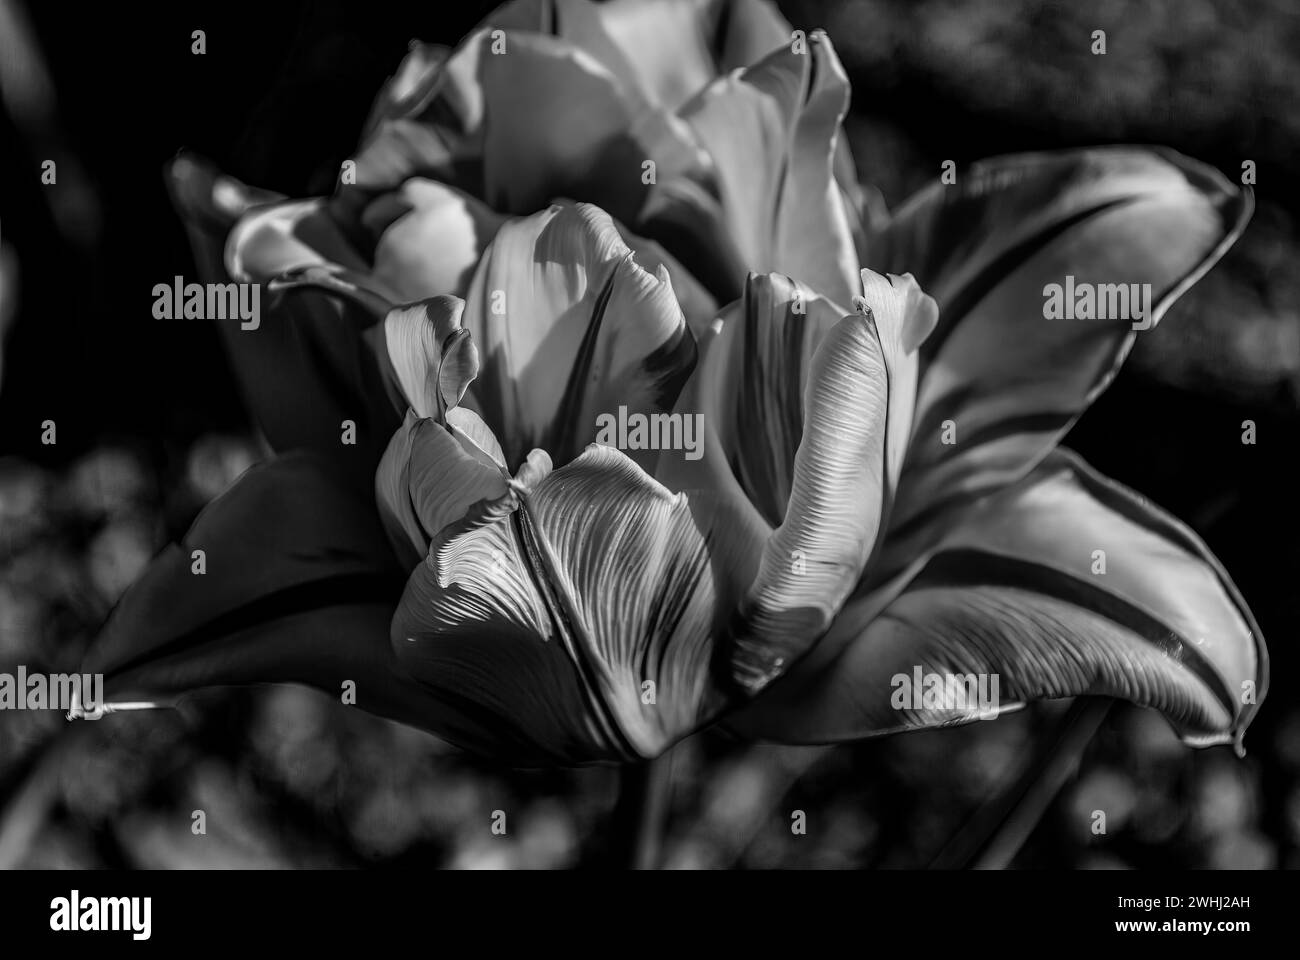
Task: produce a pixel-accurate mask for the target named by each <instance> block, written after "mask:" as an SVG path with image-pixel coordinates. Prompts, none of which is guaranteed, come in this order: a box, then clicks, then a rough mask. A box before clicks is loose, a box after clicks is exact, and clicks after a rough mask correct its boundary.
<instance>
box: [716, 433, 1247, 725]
mask: <svg viewBox="0 0 1300 960" xmlns="http://www.w3.org/2000/svg"><path fill="white" fill-rule="evenodd" d="M1098 551H1100V552H1098ZM1103 570H1104V572H1102V571H1103ZM858 603H860V604H861V605H863V606H873V607H875V608H877V609H879V608H882V607H883V612H880V613H878V615H877V614H875V613H865V614H864V613H863V612H862V611H860V610H856V609H854V605H850V608H849V609H848V610H846V611H845V614H844V615H843V617H842V622H841V623H837V625H836V627H835V628H833V629H832V631H831V633H830V634H829V635H828V636H827V637H826V638H825V640H824V641H823V643H825V644H826V645H827V647H828V649H830V650H831V651H832V656H831V657H830V659H827V658H826V657H822V656H819V657H818V658H817V662H814V661H813V660H812V659H811V658H810V659H808V660H805V661H804V662H803V663H801V664H800V665H799V667H797V668H796V669H795V670H794V671H792V672H791V673H790V674H789V675H788V676H787V677H785V678H783V679H782V680H781V681H780V682H779V683H778V684H776V685H774V686H773V687H772V689H771V691H770V692H769V694H767V695H766V696H764V697H763V698H762V699H761V700H759V701H757V702H756V703H755V704H754V705H753V706H752V707H750V708H749V709H747V710H746V711H745V712H744V713H742V714H739V715H737V717H736V718H735V721H734V723H735V726H736V727H737V729H738V730H740V731H742V732H744V733H747V734H750V735H756V736H760V737H775V738H778V739H783V740H789V741H791V742H830V741H837V740H845V739H853V738H857V737H863V736H869V735H872V734H876V733H887V732H892V731H897V730H906V729H913V728H916V727H923V726H933V725H936V724H942V723H952V722H962V721H965V720H970V719H974V715H973V713H972V711H971V710H970V709H969V708H966V709H962V708H954V706H952V705H949V706H947V707H940V708H936V709H912V707H913V706H915V705H914V704H911V703H907V702H904V703H902V704H894V705H891V697H892V696H893V694H894V691H895V690H897V689H898V688H899V687H898V683H897V680H896V678H897V677H898V676H899V675H903V676H906V677H911V676H913V672H914V670H916V669H918V668H919V669H920V670H921V671H922V672H923V673H928V674H939V675H948V674H952V675H957V676H965V675H969V674H974V675H980V674H984V675H986V676H996V677H997V678H998V681H999V696H1000V699H1001V707H1002V709H1009V708H1012V707H1014V706H1017V705H1019V704H1022V703H1025V702H1028V701H1031V700H1037V699H1044V698H1060V697H1070V696H1076V695H1081V694H1088V695H1102V696H1112V697H1118V698H1122V699H1126V700H1130V701H1132V702H1134V703H1137V704H1140V705H1143V706H1151V707H1155V708H1156V709H1159V710H1160V711H1162V712H1163V713H1164V714H1165V715H1166V716H1167V717H1168V718H1169V720H1170V721H1171V723H1173V725H1174V726H1175V727H1176V728H1177V729H1178V730H1179V732H1180V733H1181V734H1182V736H1183V737H1184V738H1185V739H1186V740H1187V741H1188V742H1189V743H1192V744H1195V745H1208V744H1215V743H1223V742H1229V741H1232V740H1235V741H1236V742H1237V743H1238V744H1240V740H1241V736H1242V734H1243V733H1244V730H1245V728H1246V726H1247V725H1248V723H1249V722H1250V719H1251V717H1252V716H1253V715H1254V713H1255V711H1256V710H1257V709H1258V703H1259V702H1260V701H1262V699H1263V696H1264V694H1265V692H1266V688H1267V683H1268V661H1267V653H1266V650H1265V648H1264V644H1263V638H1262V637H1261V635H1260V632H1259V628H1258V626H1257V625H1256V624H1255V621H1254V619H1253V618H1252V617H1251V615H1250V612H1249V610H1248V609H1247V608H1246V606H1245V604H1244V603H1243V601H1242V599H1241V597H1240V595H1239V594H1238V593H1237V590H1236V588H1235V587H1234V586H1233V584H1232V581H1231V580H1230V579H1229V578H1228V576H1227V574H1226V573H1225V572H1224V571H1223V569H1222V567H1221V566H1220V565H1219V564H1218V562H1217V561H1216V560H1215V559H1214V557H1213V556H1212V555H1211V554H1210V553H1209V551H1208V550H1207V548H1206V547H1205V545H1204V544H1203V543H1202V542H1201V540H1200V539H1199V538H1197V537H1196V535H1195V534H1194V533H1192V532H1191V531H1190V530H1189V529H1187V528H1186V527H1185V526H1183V525H1182V524H1181V523H1179V522H1178V521H1177V520H1175V519H1173V518H1172V517H1170V516H1168V515H1166V514H1164V513H1163V512H1161V511H1159V510H1158V509H1156V508H1155V507H1153V506H1152V505H1151V504H1149V503H1148V502H1147V501H1146V500H1145V499H1143V498H1142V497H1140V496H1138V495H1137V494H1134V493H1132V492H1131V491H1128V490H1126V489H1124V488H1123V487H1121V486H1119V485H1118V484H1115V483H1113V482H1111V481H1109V480H1106V479H1105V478H1103V477H1101V476H1099V475H1098V474H1096V473H1095V472H1094V471H1092V470H1091V469H1090V468H1089V467H1088V466H1087V465H1086V464H1084V463H1083V462H1082V461H1081V460H1080V459H1079V458H1077V457H1076V456H1074V455H1073V454H1069V453H1068V452H1066V451H1056V452H1054V453H1053V454H1052V455H1050V456H1049V457H1048V459H1047V460H1045V461H1044V462H1043V463H1042V464H1041V465H1040V466H1039V467H1038V468H1036V469H1035V471H1034V472H1033V473H1032V474H1031V475H1030V476H1029V477H1027V478H1025V479H1024V480H1022V481H1021V482H1019V483H1018V484H1016V485H1014V486H1012V487H1009V488H1007V489H1005V490H1003V491H1002V492H1001V493H999V494H995V495H993V496H992V497H989V498H987V499H985V500H984V501H982V502H981V503H979V504H978V505H976V506H975V507H973V508H970V509H969V510H968V511H967V514H966V516H965V517H964V519H963V521H962V522H961V523H960V524H959V525H957V526H956V527H949V528H948V530H947V532H946V533H945V534H944V535H943V536H942V537H941V539H940V540H939V541H938V543H937V544H936V545H935V546H934V547H933V548H932V549H931V550H930V551H928V552H927V553H926V554H925V555H924V556H922V557H921V558H919V559H918V560H917V561H916V562H915V563H914V564H913V566H912V568H911V570H910V572H909V574H908V575H907V577H906V578H905V584H904V585H901V589H900V587H897V586H896V587H895V588H894V589H893V590H891V591H889V595H887V596H885V597H878V596H877V597H867V598H865V599H863V600H862V601H859V602H858ZM864 621H865V623H864ZM818 653H819V654H820V653H821V650H820V649H819V651H818ZM896 707H898V708H896Z"/></svg>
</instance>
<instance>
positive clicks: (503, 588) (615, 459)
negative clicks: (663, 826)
mask: <svg viewBox="0 0 1300 960" xmlns="http://www.w3.org/2000/svg"><path fill="white" fill-rule="evenodd" d="M534 465H535V461H534ZM721 592H723V590H721V589H720V585H719V584H718V583H716V582H715V580H714V576H713V567H712V562H711V556H710V550H709V534H708V528H707V527H704V528H702V527H701V526H700V525H699V523H698V522H697V520H696V518H695V516H694V515H693V514H692V511H691V510H690V509H689V505H688V498H687V496H685V495H682V494H673V493H672V492H670V491H669V490H667V489H666V488H664V487H663V486H662V485H660V484H659V483H657V482H656V481H654V480H653V479H652V478H651V477H650V476H649V475H647V474H646V473H645V472H644V471H643V470H641V469H640V468H639V467H638V466H637V465H636V464H635V463H634V462H633V461H632V460H630V459H629V458H628V457H626V456H625V455H623V454H622V453H620V452H618V451H617V450H615V449H613V448H611V447H605V446H599V445H592V446H591V447H589V448H588V449H587V450H586V451H585V452H584V453H583V454H582V455H581V456H580V457H578V458H577V459H576V460H574V461H573V462H572V463H570V464H568V465H567V466H565V467H563V468H561V469H559V470H556V471H554V472H551V473H546V471H545V469H533V470H532V471H530V472H529V473H528V474H523V473H522V472H521V475H519V476H517V477H516V478H515V482H514V483H513V484H512V485H511V489H510V491H509V492H508V493H507V494H506V495H505V496H504V497H502V498H499V499H497V500H495V501H489V500H485V501H483V502H481V503H480V504H479V505H478V507H477V508H476V509H473V510H471V511H470V513H469V514H467V515H466V517H465V518H464V519H463V520H462V521H461V522H460V523H459V524H454V525H452V526H451V527H449V528H447V529H445V530H444V531H443V533H442V534H441V535H440V536H439V538H437V539H436V540H435V541H434V543H433V545H432V548H431V549H430V552H429V557H428V559H427V561H426V562H425V563H422V564H421V565H419V566H418V567H417V568H416V570H415V571H414V573H412V575H411V578H410V581H409V582H408V584H407V588H406V593H405V595H404V596H403V598H402V602H401V604H400V605H399V607H398V612H397V615H396V616H395V618H394V621H393V633H392V642H393V646H394V649H395V650H396V651H397V655H398V657H399V658H400V660H401V661H402V663H403V664H404V665H405V666H406V667H407V669H408V670H409V671H410V672H411V674H412V675H414V676H416V677H418V678H419V679H420V681H421V682H423V683H424V684H426V685H427V687H428V688H429V690H430V693H431V695H432V696H433V697H434V698H435V699H439V700H445V701H447V702H453V703H458V704H464V705H465V706H464V709H465V710H467V711H472V712H475V713H479V714H482V715H483V716H484V717H492V718H495V719H496V721H497V722H498V723H499V726H500V729H501V730H502V734H501V741H502V747H501V749H502V750H504V751H506V752H507V753H512V752H515V751H517V750H534V751H545V752H546V753H547V754H548V756H549V757H550V758H551V759H552V760H553V761H558V762H566V763H575V762H587V761H592V760H626V759H634V758H637V757H649V756H654V755H656V754H657V753H659V752H661V751H662V750H663V749H665V748H666V747H667V746H668V745H669V744H670V743H672V742H673V741H674V740H676V739H677V738H679V737H681V736H682V735H684V734H686V733H688V732H690V731H691V730H693V729H694V728H695V727H696V726H697V725H698V724H699V723H700V722H702V721H703V720H704V719H706V718H707V717H709V716H710V715H711V714H712V713H713V712H715V711H716V710H717V709H718V708H719V707H720V706H721V704H722V700H721V695H720V694H719V693H718V692H717V690H716V689H715V688H714V686H713V683H712V680H711V673H710V670H709V662H710V658H711V657H712V645H713V640H712V638H713V636H714V635H715V633H716V631H717V630H718V628H719V626H720V622H719V621H720V617H721V616H723V615H725V612H726V609H727V604H726V602H725V599H726V598H725V597H719V593H721ZM484 722H487V721H484Z"/></svg>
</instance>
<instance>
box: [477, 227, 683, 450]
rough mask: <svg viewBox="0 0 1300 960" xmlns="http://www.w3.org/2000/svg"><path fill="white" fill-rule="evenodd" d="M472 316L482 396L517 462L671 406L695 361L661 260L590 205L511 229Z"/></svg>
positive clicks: (498, 243) (480, 281)
mask: <svg viewBox="0 0 1300 960" xmlns="http://www.w3.org/2000/svg"><path fill="white" fill-rule="evenodd" d="M644 253H645V251H643V256H644ZM651 271H653V272H651ZM464 324H465V327H466V328H467V329H468V330H469V331H470V332H471V334H472V336H473V338H474V341H475V342H476V343H478V344H479V349H480V350H481V351H482V353H483V371H482V373H481V375H480V378H479V383H478V384H477V385H476V386H475V389H474V402H475V403H476V404H477V409H478V412H480V413H481V414H482V415H483V417H484V419H485V420H486V421H487V422H488V423H490V424H491V425H492V426H493V427H494V428H495V429H497V431H498V434H499V436H500V438H501V441H502V446H503V447H504V449H505V451H506V459H507V462H508V463H516V462H518V460H519V458H520V457H522V456H523V454H524V453H525V452H526V451H527V450H529V449H531V448H533V447H542V448H544V449H546V450H548V451H550V452H551V454H552V455H553V456H554V457H555V458H556V462H558V463H565V462H567V461H568V460H570V459H572V458H573V457H575V456H577V454H578V453H579V452H580V451H581V450H582V448H583V447H584V446H585V445H586V444H587V443H589V442H590V441H591V440H592V439H594V438H595V436H596V434H597V430H598V426H599V422H598V421H600V420H601V418H602V417H603V416H614V417H618V416H620V410H622V411H623V412H625V413H626V414H628V415H631V414H638V415H647V416H648V415H651V414H654V413H657V412H667V411H669V410H671V409H672V406H673V403H674V402H675V401H676V398H677V393H678V391H679V390H680V388H681V385H682V383H683V382H684V381H685V379H686V377H687V376H688V375H689V374H690V371H691V369H692V368H693V366H694V363H695V341H694V339H693V337H692V336H691V334H690V331H689V330H688V329H687V327H686V321H685V318H684V317H683V315H682V311H681V308H680V307H679V306H678V303H677V300H676V298H675V296H674V293H673V288H672V284H671V282H670V281H669V278H668V272H667V270H666V269H665V268H664V266H663V264H657V265H656V264H653V263H651V262H646V263H644V264H639V263H638V262H637V259H636V257H635V256H634V255H633V253H632V251H631V250H630V248H629V247H628V245H627V244H626V243H624V241H623V239H622V237H621V236H620V235H619V233H618V230H617V228H616V227H615V226H614V223H613V221H611V220H610V218H609V217H608V215H606V214H605V213H604V212H602V211H601V210H599V209H597V208H596V207H592V206H590V205H587V204H576V205H575V204H565V205H557V206H553V207H551V208H550V209H548V210H546V211H543V212H542V213H538V214H535V215H534V216H531V217H527V218H524V219H521V220H516V221H512V222H510V223H508V224H506V225H505V226H504V227H502V229H501V231H500V233H498V235H497V238H496V239H495V240H494V241H493V243H492V244H491V246H490V247H489V248H488V250H487V252H486V254H485V255H484V257H483V259H482V261H481V262H480V263H479V266H478V269H477V271H476V272H475V274H474V279H473V281H472V283H471V285H470V292H469V295H468V303H467V306H466V309H465V318H464ZM635 455H636V456H637V457H638V458H641V459H643V460H645V461H647V462H650V461H652V459H653V456H654V453H653V452H652V451H641V452H636V454H635Z"/></svg>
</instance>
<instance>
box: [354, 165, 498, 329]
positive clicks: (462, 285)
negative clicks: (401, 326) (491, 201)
mask: <svg viewBox="0 0 1300 960" xmlns="http://www.w3.org/2000/svg"><path fill="white" fill-rule="evenodd" d="M503 220H505V217H504V216H502V215H500V214H497V213H495V212H493V211H492V210H491V209H489V208H488V207H487V206H486V205H485V204H484V203H483V202H482V201H480V200H477V199H475V198H474V197H471V196H469V195H468V194H465V193H463V192H461V191H460V190H457V189H455V188H454V187H449V186H447V185H445V184H441V183H436V182H434V181H432V180H425V179H423V178H419V177H413V178H412V179H410V180H408V181H406V182H405V183H403V184H402V186H401V187H400V188H399V189H398V190H397V192H395V193H384V194H382V195H380V196H379V197H378V198H377V199H376V200H375V201H374V202H373V203H371V204H370V205H369V206H367V207H366V208H365V209H364V210H363V212H362V214H361V222H362V224H363V225H364V227H365V228H366V231H367V233H368V235H369V237H370V239H371V242H372V243H373V245H374V270H373V271H372V276H373V278H374V280H373V282H374V283H375V285H376V286H377V287H379V288H380V289H384V290H390V291H392V292H393V294H394V295H395V298H396V300H397V302H402V303H411V302H414V301H416V300H424V299H427V298H429V297H435V296H439V295H442V294H450V295H452V296H458V297H463V296H464V295H465V290H466V288H467V287H468V286H469V278H470V275H471V273H472V271H473V269H474V265H475V264H476V263H477V262H478V259H479V257H480V256H481V255H482V253H483V250H484V248H485V247H487V245H488V244H489V243H490V242H491V240H492V238H493V237H494V236H496V232H497V229H498V228H499V227H500V225H501V223H502V221H503Z"/></svg>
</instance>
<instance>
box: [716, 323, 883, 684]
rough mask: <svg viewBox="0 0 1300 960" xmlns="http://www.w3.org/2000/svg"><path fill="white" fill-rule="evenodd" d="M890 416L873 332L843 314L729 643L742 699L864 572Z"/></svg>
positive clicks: (819, 629)
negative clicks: (779, 509)
mask: <svg viewBox="0 0 1300 960" xmlns="http://www.w3.org/2000/svg"><path fill="white" fill-rule="evenodd" d="M888 409H889V375H888V371H887V367H886V365H885V357H884V351H883V348H882V346H881V340H880V335H879V332H878V328H877V325H876V323H875V322H874V321H873V319H872V318H871V317H869V316H865V315H863V314H852V315H850V316H847V317H845V318H844V319H843V320H841V321H839V323H837V324H836V325H835V326H834V327H833V328H832V329H831V330H830V332H829V333H827V335H826V336H825V338H824V339H823V340H822V342H821V345H820V346H819V347H818V348H817V351H816V353H815V354H814V355H813V358H812V361H811V364H810V369H809V373H808V378H807V387H806V388H805V393H804V411H805V412H804V418H803V421H804V422H803V435H802V438H801V440H800V443H799V449H798V453H797V454H796V456H795V460H794V472H793V482H792V484H791V490H790V499H789V503H788V505H787V507H786V510H785V515H784V519H783V520H782V522H781V525H780V526H778V527H777V528H776V530H775V531H773V533H772V536H771V537H770V538H769V539H768V541H767V543H766V545H765V546H764V548H763V554H762V558H761V560H760V562H759V569H758V575H757V577H756V578H755V581H754V583H753V585H752V586H751V587H750V589H749V591H748V593H747V595H746V598H745V603H744V604H743V605H742V607H741V619H742V622H743V623H742V626H740V627H739V628H738V629H737V630H736V631H735V634H734V637H733V640H734V645H733V649H732V651H731V667H732V676H733V678H734V679H735V680H736V682H737V683H738V684H740V686H741V687H742V688H744V689H745V690H747V691H749V692H750V693H755V692H757V691H758V690H760V689H762V687H764V686H765V685H766V684H768V683H769V682H771V680H772V679H774V678H775V677H776V676H778V675H779V674H780V673H782V672H783V671H784V670H785V669H787V668H788V666H789V665H790V664H792V663H793V662H794V659H795V658H796V657H798V656H800V655H802V654H803V653H804V652H805V651H807V650H808V649H809V648H810V647H811V646H812V645H813V644H814V643H815V642H816V641H817V639H818V638H819V637H820V636H821V635H822V634H823V633H824V632H825V631H826V629H827V628H828V627H829V626H830V624H831V621H832V619H833V618H834V616H835V614H836V613H837V612H838V611H839V608H840V605H841V604H842V603H843V602H844V600H845V599H846V598H847V597H848V595H849V592H850V591H851V590H852V589H853V587H854V586H855V585H856V583H857V581H858V578H859V577H860V576H861V574H862V569H863V567H864V566H865V565H866V562H867V558H868V557H869V556H870V555H871V552H872V549H873V548H874V546H875V543H876V536H877V533H878V531H879V528H880V523H881V520H882V510H883V508H884V497H885V446H886V422H887V417H888Z"/></svg>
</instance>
